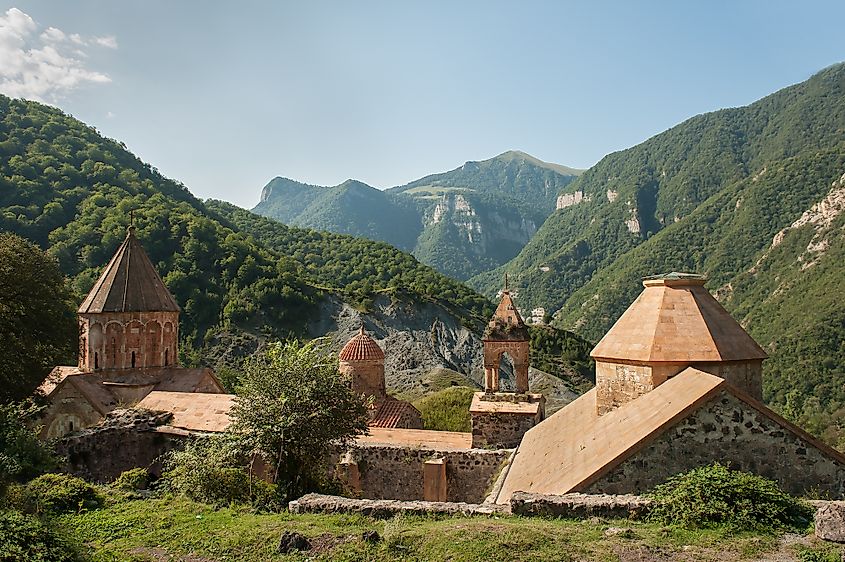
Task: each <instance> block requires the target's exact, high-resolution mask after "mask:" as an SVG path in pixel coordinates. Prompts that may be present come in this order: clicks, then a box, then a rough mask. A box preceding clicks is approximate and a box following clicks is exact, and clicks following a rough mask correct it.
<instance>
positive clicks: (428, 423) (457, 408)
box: [414, 386, 476, 432]
mask: <svg viewBox="0 0 845 562" xmlns="http://www.w3.org/2000/svg"><path fill="white" fill-rule="evenodd" d="M475 392H476V390H475V389H473V388H469V387H467V386H453V387H449V388H444V389H443V390H440V391H438V392H435V393H434V394H431V395H429V396H426V397H425V398H421V399H419V400H417V401H416V402H414V406H415V407H416V408H417V410H419V411H420V413H421V414H422V419H423V427H424V428H425V429H431V430H435V431H463V432H468V431H471V430H472V421H471V419H470V415H469V406H470V403H471V402H472V395H473V394H474V393H475Z"/></svg>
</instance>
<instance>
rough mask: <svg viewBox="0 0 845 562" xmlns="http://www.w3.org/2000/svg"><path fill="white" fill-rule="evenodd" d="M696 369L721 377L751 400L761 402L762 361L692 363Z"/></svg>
mask: <svg viewBox="0 0 845 562" xmlns="http://www.w3.org/2000/svg"><path fill="white" fill-rule="evenodd" d="M692 366H693V367H695V368H696V369H699V370H701V371H704V372H705V373H710V374H711V375H716V376H717V377H722V378H723V379H725V380H726V381H728V382H729V383H731V384H732V385H734V386H735V387H737V388H738V389H740V390H742V391H743V392H745V393H746V394H748V395H749V396H751V397H752V398H756V399H757V400H760V401H762V400H763V361H762V360H761V359H756V360H754V361H731V362H726V363H693V365H692Z"/></svg>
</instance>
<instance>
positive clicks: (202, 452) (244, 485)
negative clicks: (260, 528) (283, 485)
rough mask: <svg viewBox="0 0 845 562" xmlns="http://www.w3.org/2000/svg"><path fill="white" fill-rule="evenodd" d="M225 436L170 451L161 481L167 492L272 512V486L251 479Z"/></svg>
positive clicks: (209, 501) (246, 464)
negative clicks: (249, 505)
mask: <svg viewBox="0 0 845 562" xmlns="http://www.w3.org/2000/svg"><path fill="white" fill-rule="evenodd" d="M232 445H233V444H232V443H231V442H229V441H228V440H227V439H226V437H222V436H218V437H209V438H206V439H203V440H196V441H193V442H190V443H188V444H187V446H186V447H185V449H183V450H181V451H171V452H170V453H169V454H168V456H167V457H166V459H165V472H164V474H162V480H163V482H164V484H165V487H166V489H167V490H168V491H170V492H172V493H174V494H178V495H182V496H185V497H187V498H190V499H192V500H194V501H198V502H203V503H208V504H211V505H215V506H223V505H229V504H233V503H241V504H252V505H254V506H256V507H260V508H263V509H273V508H275V507H276V504H275V494H276V490H275V486H273V485H272V484H268V483H267V482H264V481H263V480H260V479H258V478H255V477H253V478H250V476H249V472H248V470H249V467H248V463H247V462H246V461H245V460H244V459H243V458H242V456H241V455H240V454H239V453H237V451H236V450H235V449H233V447H232Z"/></svg>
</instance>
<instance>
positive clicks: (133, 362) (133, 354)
mask: <svg viewBox="0 0 845 562" xmlns="http://www.w3.org/2000/svg"><path fill="white" fill-rule="evenodd" d="M132 368H133V369H134V368H135V352H134V351H133V352H132Z"/></svg>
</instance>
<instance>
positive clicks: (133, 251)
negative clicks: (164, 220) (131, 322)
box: [78, 226, 179, 314]
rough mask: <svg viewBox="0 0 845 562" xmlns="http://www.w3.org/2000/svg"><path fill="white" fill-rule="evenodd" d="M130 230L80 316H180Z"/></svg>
mask: <svg viewBox="0 0 845 562" xmlns="http://www.w3.org/2000/svg"><path fill="white" fill-rule="evenodd" d="M134 231H135V229H134V228H133V227H131V226H130V227H129V230H128V232H127V233H126V239H125V240H124V241H123V243H122V244H121V245H120V247H119V248H118V249H117V252H116V253H115V254H114V257H113V258H112V259H111V261H110V262H109V264H108V265H107V266H106V269H105V270H103V274H102V275H100V278H99V279H98V280H97V282H96V283H95V284H94V286H93V287H92V288H91V292H89V293H88V296H87V297H85V300H84V301H82V305H81V306H80V307H79V310H78V312H79V313H80V314H97V313H101V312H179V305H178V304H176V300H175V299H174V298H173V295H171V294H170V291H168V290H167V287H165V286H164V282H163V281H162V280H161V277H159V275H158V273H156V270H155V268H154V267H153V264H152V262H151V261H150V258H149V257H147V253H146V252H145V251H144V248H143V247H142V246H141V243H140V242H138V239H137V238H135V232H134Z"/></svg>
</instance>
